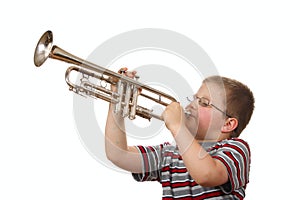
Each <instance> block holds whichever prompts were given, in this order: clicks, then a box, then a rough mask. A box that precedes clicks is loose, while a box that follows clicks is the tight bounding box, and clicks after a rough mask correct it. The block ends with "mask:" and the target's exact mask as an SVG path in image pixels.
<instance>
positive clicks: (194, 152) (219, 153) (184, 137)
mask: <svg viewBox="0 0 300 200" xmlns="http://www.w3.org/2000/svg"><path fill="white" fill-rule="evenodd" d="M135 74H136V72H135V71H134V72H126V75H127V76H129V77H133V76H134V75H135ZM112 90H115V88H114V87H112ZM189 100H190V101H191V103H190V104H189V105H188V106H187V107H186V110H188V111H189V112H190V113H191V114H190V115H188V116H185V114H184V112H183V109H182V107H181V106H180V104H179V103H177V102H174V103H171V104H170V105H169V106H167V107H166V109H165V111H164V112H163V114H162V117H163V120H164V122H165V125H166V127H167V128H168V129H169V130H170V132H171V134H172V135H173V137H174V139H175V141H176V146H174V145H170V144H169V143H164V144H160V145H157V146H136V147H133V146H128V145H127V141H126V133H125V127H124V119H123V118H122V117H121V116H120V115H119V114H114V113H113V106H112V105H110V108H109V112H108V116H107V123H106V129H105V138H106V143H105V148H106V154H107V157H108V159H109V160H110V161H111V162H113V163H114V164H115V165H117V166H119V167H120V168H122V169H125V170H127V171H130V172H132V174H133V177H134V179H135V180H137V181H158V182H160V183H161V184H162V188H163V198H162V199H209V198H211V199H243V198H244V197H245V189H246V184H247V183H248V181H249V170H250V149H249V146H248V144H247V143H246V142H245V141H243V140H242V139H238V138H237V137H238V136H239V135H240V133H241V132H242V130H243V129H244V128H245V127H246V125H247V124H248V122H249V121H250V118H251V115H252V112H253V110H254V97H253V94H252V92H251V91H250V89H249V88H248V87H247V86H245V85H244V84H242V83H240V82H238V81H236V80H232V79H229V78H225V77H220V76H212V77H208V78H206V79H205V80H204V81H203V83H202V85H201V87H200V89H199V90H198V92H197V93H196V94H195V95H194V96H193V97H192V98H189Z"/></svg>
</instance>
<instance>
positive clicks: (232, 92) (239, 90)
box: [203, 76, 255, 137]
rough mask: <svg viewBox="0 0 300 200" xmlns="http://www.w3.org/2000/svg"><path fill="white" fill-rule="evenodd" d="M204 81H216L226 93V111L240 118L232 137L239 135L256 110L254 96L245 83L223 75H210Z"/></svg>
mask: <svg viewBox="0 0 300 200" xmlns="http://www.w3.org/2000/svg"><path fill="white" fill-rule="evenodd" d="M203 83H215V84H217V85H218V86H219V87H220V88H221V89H225V93H226V110H225V112H226V113H227V114H228V115H229V116H231V117H234V118H236V119H237V120H238V126H237V127H236V129H235V130H234V131H233V133H232V134H231V137H238V136H239V135H240V134H241V132H242V131H243V130H244V128H245V127H246V126H247V124H248V123H249V121H250V119H251V116H252V113H253V110H254V102H255V99H254V96H253V93H252V91H251V90H250V89H249V87H248V86H246V85H245V84H243V83H241V82H239V81H237V80H234V79H230V78H226V77H222V76H210V77H208V78H206V79H205V80H204V81H203Z"/></svg>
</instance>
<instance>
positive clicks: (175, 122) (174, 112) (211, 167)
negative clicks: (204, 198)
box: [163, 103, 228, 187]
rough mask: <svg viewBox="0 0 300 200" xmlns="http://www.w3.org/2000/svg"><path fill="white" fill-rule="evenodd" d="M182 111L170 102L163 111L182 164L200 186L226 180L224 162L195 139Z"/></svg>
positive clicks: (217, 183)
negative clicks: (186, 124) (209, 152)
mask: <svg viewBox="0 0 300 200" xmlns="http://www.w3.org/2000/svg"><path fill="white" fill-rule="evenodd" d="M183 117H184V116H183V111H182V108H181V106H180V105H179V104H178V103H172V104H171V105H170V106H168V107H167V109H166V110H165V112H164V113H163V118H164V121H165V123H166V126H167V128H168V129H169V130H170V131H171V133H172V134H173V137H174V138H175V141H176V144H177V146H178V148H179V151H180V154H181V156H182V159H183V161H184V164H185V166H186V168H187V170H188V171H189V173H190V175H191V176H192V178H193V179H194V180H195V181H196V182H197V183H198V184H199V185H201V186H206V187H213V186H219V185H222V184H224V183H226V182H227V181H228V173H227V169H226V167H225V166H224V164H223V163H222V162H221V161H219V160H217V159H214V158H212V157H211V156H210V155H209V154H208V153H207V152H206V150H205V149H204V148H203V147H202V146H201V145H200V144H199V143H198V142H197V141H196V140H195V138H194V137H193V135H192V134H191V133H190V132H189V130H188V129H187V128H186V126H185V125H184V120H183Z"/></svg>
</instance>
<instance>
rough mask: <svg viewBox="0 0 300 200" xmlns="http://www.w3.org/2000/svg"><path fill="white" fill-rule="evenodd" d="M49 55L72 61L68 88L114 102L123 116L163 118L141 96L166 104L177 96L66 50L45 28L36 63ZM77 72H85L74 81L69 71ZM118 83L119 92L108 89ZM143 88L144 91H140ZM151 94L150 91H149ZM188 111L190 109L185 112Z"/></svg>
mask: <svg viewBox="0 0 300 200" xmlns="http://www.w3.org/2000/svg"><path fill="white" fill-rule="evenodd" d="M48 58H52V59H56V60H60V61H63V62H66V63H70V64H73V65H75V66H71V67H69V68H68V69H67V70H66V73H65V80H66V83H67V84H68V86H69V90H70V91H73V92H75V93H76V94H80V95H83V96H88V97H93V98H96V99H102V100H105V101H108V102H111V103H113V104H114V107H115V108H114V112H115V113H121V114H122V116H123V117H129V119H131V120H132V119H135V117H136V115H138V116H140V117H143V118H146V119H148V120H150V119H151V118H152V117H154V118H157V119H159V120H162V117H161V116H160V115H157V114H154V113H153V110H152V109H148V108H145V107H143V106H139V105H138V97H139V96H142V97H144V98H146V99H149V100H151V101H153V102H156V103H158V104H160V105H162V106H167V105H169V104H170V103H171V102H174V101H176V99H175V98H174V97H172V96H170V95H168V94H166V93H163V92H161V91H159V90H156V89H155V88H152V87H149V86H147V85H144V84H142V83H141V82H138V78H139V77H138V76H136V77H134V78H133V79H132V78H129V77H127V76H125V75H124V73H121V74H119V73H116V72H113V71H111V70H109V69H106V68H104V67H101V66H99V65H96V64H94V63H91V62H89V61H87V60H83V59H81V58H79V57H77V56H74V55H72V54H70V53H68V52H67V51H65V50H63V49H61V48H59V47H58V46H56V45H53V34H52V32H51V31H46V32H45V33H44V34H43V35H42V36H41V38H40V40H39V41H38V43H37V46H36V48H35V52H34V64H35V66H36V67H40V66H41V65H42V64H43V63H44V62H45V61H46V60H47V59H48ZM72 72H77V73H80V74H81V75H82V78H81V79H80V83H79V84H76V83H72V82H71V80H70V74H71V73H72ZM89 78H93V79H95V80H98V81H100V83H101V82H105V86H103V85H101V84H100V85H99V84H97V83H92V82H91V81H90V80H89ZM107 85H115V86H116V88H117V90H116V92H113V91H111V90H110V89H108V88H106V86H107ZM140 90H141V92H140ZM147 93H148V94H147ZM186 113H187V114H188V112H186Z"/></svg>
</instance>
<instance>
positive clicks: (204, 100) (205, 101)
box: [199, 98, 209, 107]
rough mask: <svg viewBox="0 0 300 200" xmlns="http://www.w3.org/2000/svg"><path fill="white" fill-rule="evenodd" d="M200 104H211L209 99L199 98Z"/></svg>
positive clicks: (205, 105)
mask: <svg viewBox="0 0 300 200" xmlns="http://www.w3.org/2000/svg"><path fill="white" fill-rule="evenodd" d="M199 104H200V105H201V106H203V107H207V106H209V100H208V99H205V98H199Z"/></svg>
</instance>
